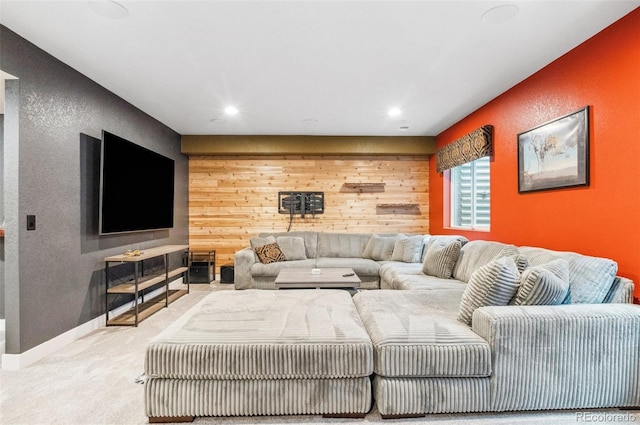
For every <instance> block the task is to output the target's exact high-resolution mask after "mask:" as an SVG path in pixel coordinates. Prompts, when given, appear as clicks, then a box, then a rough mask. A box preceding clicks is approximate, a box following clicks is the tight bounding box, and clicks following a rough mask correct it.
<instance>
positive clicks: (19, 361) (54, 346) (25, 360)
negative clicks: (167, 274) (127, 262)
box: [2, 278, 182, 370]
mask: <svg viewBox="0 0 640 425" xmlns="http://www.w3.org/2000/svg"><path fill="white" fill-rule="evenodd" d="M180 285H182V278H180V279H177V280H175V281H173V282H171V283H170V284H169V287H170V288H172V289H173V288H175V287H180ZM163 291H164V290H163V289H162V288H161V289H156V290H155V291H152V292H150V293H148V294H146V295H145V297H148V298H153V297H155V296H156V295H159V294H161V293H162V292H163ZM131 307H133V301H132V302H131V303H127V304H124V305H122V306H120V307H118V308H116V309H114V310H111V311H110V312H109V315H110V316H117V315H119V314H122V313H124V312H126V311H127V310H129V309H130V308H131ZM2 322H3V323H2V325H3V326H4V320H3V321H2ZM105 326H106V315H104V314H103V315H101V316H99V317H96V318H95V319H93V320H90V321H88V322H86V323H83V324H82V325H80V326H77V327H75V328H73V329H71V330H69V331H67V332H65V333H63V334H62V335H58V336H56V337H54V338H52V339H50V340H49V341H47V342H43V343H42V344H40V345H38V346H35V347H33V348H32V349H30V350H27V351H25V352H24V353H20V354H4V353H3V354H2V369H3V370H19V369H23V368H25V367H27V366H30V365H32V364H33V363H35V362H37V361H39V360H42V359H43V358H45V357H47V356H48V355H50V354H53V353H55V352H56V351H58V350H59V349H61V348H62V347H64V346H65V345H67V344H70V343H72V342H74V341H76V340H78V339H80V338H82V337H84V336H86V335H88V334H90V333H91V332H93V331H95V330H98V329H100V328H103V327H105Z"/></svg>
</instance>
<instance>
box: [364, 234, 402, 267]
mask: <svg viewBox="0 0 640 425" xmlns="http://www.w3.org/2000/svg"><path fill="white" fill-rule="evenodd" d="M395 245H396V237H389V236H386V237H383V236H380V235H375V234H374V235H371V237H370V238H369V241H367V244H366V245H365V247H364V252H363V254H362V256H363V257H364V258H369V259H371V260H375V261H389V260H391V256H392V255H393V248H394V247H395Z"/></svg>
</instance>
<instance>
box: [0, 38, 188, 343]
mask: <svg viewBox="0 0 640 425" xmlns="http://www.w3.org/2000/svg"><path fill="white" fill-rule="evenodd" d="M0 39H2V43H1V45H0V63H1V64H2V70H3V71H6V72H8V73H10V74H12V75H15V76H16V77H18V78H19V80H17V81H12V82H10V84H8V86H7V89H6V93H7V99H6V100H7V109H6V112H5V129H6V132H5V143H4V156H5V175H6V179H5V183H4V184H5V199H4V210H5V221H6V231H7V235H6V238H5V242H4V243H5V246H4V248H5V252H4V253H5V264H4V267H5V296H6V303H5V316H6V327H7V331H6V338H7V340H6V352H7V353H9V354H19V353H22V352H25V351H27V350H29V349H30V348H33V347H35V346H37V345H38V344H41V343H43V342H45V341H47V340H49V339H51V338H53V337H55V336H57V335H60V334H62V333H64V332H66V331H68V330H70V329H72V328H74V327H76V326H78V325H80V324H83V323H86V322H87V321H89V320H91V319H93V318H95V317H98V316H100V315H102V314H104V292H105V279H104V272H103V268H104V262H103V259H104V257H105V256H108V255H114V254H118V253H121V252H123V251H124V250H125V249H131V248H142V249H144V248H148V247H152V246H158V245H164V244H187V243H188V204H187V196H188V195H187V177H188V161H187V157H186V156H184V155H183V154H181V153H180V135H179V134H177V133H176V132H175V131H173V130H171V129H170V128H168V127H167V126H165V125H163V124H162V123H160V122H158V121H156V120H154V119H153V118H151V117H149V116H148V115H146V114H145V113H143V112H142V111H140V110H138V109H136V108H135V107H133V106H132V105H130V104H128V103H126V102H125V101H124V100H122V99H121V98H119V97H117V96H115V95H114V94H112V93H110V92H109V91H107V90H105V89H104V88H103V87H101V86H99V85H98V84H96V83H95V82H93V81H91V80H89V79H88V78H86V77H85V76H83V75H81V74H79V73H78V72H76V71H75V70H73V69H72V68H70V67H69V66H67V65H65V64H63V63H62V62H60V61H58V60H57V59H55V58H53V57H52V56H50V55H48V54H47V53H45V52H43V51H42V50H40V49H39V48H37V47H36V46H34V45H32V44H31V43H29V42H28V41H26V40H25V39H23V38H21V37H20V36H18V35H17V34H15V33H13V32H12V31H10V30H9V29H7V28H6V27H3V26H0ZM87 54H95V55H96V60H99V53H96V52H87ZM168 83H169V82H168ZM12 108H15V115H17V117H15V120H16V122H14V121H13V119H14V118H11V117H10V116H9V115H10V113H11V110H12ZM102 129H105V130H107V131H109V132H112V133H114V134H117V135H119V136H121V137H124V138H126V139H129V140H131V141H133V142H135V143H138V144H140V145H142V146H145V147H147V148H150V149H152V150H154V151H156V152H158V153H160V154H162V155H165V156H168V157H170V158H173V159H174V160H175V161H176V196H175V223H174V224H175V227H174V228H173V229H171V230H163V231H154V232H143V233H132V234H124V235H113V236H99V235H98V226H97V217H98V193H97V191H98V188H99V183H98V182H99V174H98V171H99V143H98V140H97V139H98V138H100V135H101V130H102ZM123 172H131V173H132V178H133V179H135V171H134V170H123ZM27 214H35V215H36V217H37V230H35V231H27V230H26V216H27Z"/></svg>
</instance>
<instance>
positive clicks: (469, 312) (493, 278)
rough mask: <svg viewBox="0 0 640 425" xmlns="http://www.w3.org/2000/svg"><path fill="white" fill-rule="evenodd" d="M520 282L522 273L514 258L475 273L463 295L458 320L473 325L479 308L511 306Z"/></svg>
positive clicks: (496, 261) (482, 268)
mask: <svg viewBox="0 0 640 425" xmlns="http://www.w3.org/2000/svg"><path fill="white" fill-rule="evenodd" d="M519 280H520V272H519V271H518V267H517V266H516V263H515V261H513V258H510V257H502V258H499V259H497V260H494V261H491V262H490V263H487V264H485V265H484V266H482V267H480V268H479V269H478V270H476V271H475V272H473V274H472V275H471V278H469V282H468V283H467V287H466V288H465V290H464V293H463V294H462V301H461V302H460V310H459V311H458V320H459V321H461V322H462V323H465V324H467V325H471V319H472V318H473V312H474V311H475V310H476V309H477V308H479V307H484V306H489V305H491V306H493V305H507V304H509V301H511V298H513V296H514V295H515V294H516V291H517V289H518V282H519Z"/></svg>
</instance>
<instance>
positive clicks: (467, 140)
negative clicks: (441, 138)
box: [436, 125, 493, 173]
mask: <svg viewBox="0 0 640 425" xmlns="http://www.w3.org/2000/svg"><path fill="white" fill-rule="evenodd" d="M491 155H493V126H492V125H484V126H482V127H480V128H478V129H476V130H474V131H472V132H471V133H469V134H467V135H466V136H464V137H461V138H459V139H458V140H455V141H453V142H451V143H449V144H448V145H446V146H444V147H442V148H441V149H438V150H437V151H436V171H437V172H438V173H442V172H443V171H445V170H448V169H450V168H453V167H457V166H459V165H462V164H466V163H467V162H471V161H475V160H476V159H478V158H482V157H483V156H491Z"/></svg>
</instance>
